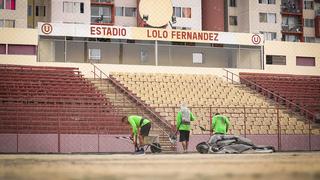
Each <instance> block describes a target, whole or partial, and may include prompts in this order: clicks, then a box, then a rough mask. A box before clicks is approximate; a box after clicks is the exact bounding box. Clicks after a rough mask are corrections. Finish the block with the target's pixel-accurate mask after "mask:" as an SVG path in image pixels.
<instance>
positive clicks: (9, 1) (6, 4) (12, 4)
mask: <svg viewBox="0 0 320 180" xmlns="http://www.w3.org/2000/svg"><path fill="white" fill-rule="evenodd" d="M0 9H9V10H16V0H0Z"/></svg>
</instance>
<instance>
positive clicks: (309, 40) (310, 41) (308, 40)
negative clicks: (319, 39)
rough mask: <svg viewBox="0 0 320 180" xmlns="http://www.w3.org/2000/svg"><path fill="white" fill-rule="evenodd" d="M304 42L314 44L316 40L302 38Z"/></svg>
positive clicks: (313, 38)
mask: <svg viewBox="0 0 320 180" xmlns="http://www.w3.org/2000/svg"><path fill="white" fill-rule="evenodd" d="M304 42H308V43H315V42H316V38H315V37H304Z"/></svg>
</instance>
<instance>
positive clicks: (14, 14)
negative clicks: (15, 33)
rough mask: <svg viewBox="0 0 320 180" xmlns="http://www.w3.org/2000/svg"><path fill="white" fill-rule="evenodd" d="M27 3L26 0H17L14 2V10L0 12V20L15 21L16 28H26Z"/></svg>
mask: <svg viewBox="0 0 320 180" xmlns="http://www.w3.org/2000/svg"><path fill="white" fill-rule="evenodd" d="M27 5H28V1H27V0H17V1H16V10H6V9H1V10H0V19H8V20H15V27H16V28H27V27H28V22H27V20H28V18H27V10H28V8H27V7H28V6H27Z"/></svg>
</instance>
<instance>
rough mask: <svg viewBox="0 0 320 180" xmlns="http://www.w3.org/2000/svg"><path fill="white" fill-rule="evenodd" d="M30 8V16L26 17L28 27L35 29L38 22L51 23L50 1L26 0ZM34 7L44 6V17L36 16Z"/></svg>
mask: <svg viewBox="0 0 320 180" xmlns="http://www.w3.org/2000/svg"><path fill="white" fill-rule="evenodd" d="M29 5H31V6H32V8H33V9H32V16H28V27H29V28H37V27H38V22H51V0H28V6H29ZM36 6H46V16H44V17H43V16H36Z"/></svg>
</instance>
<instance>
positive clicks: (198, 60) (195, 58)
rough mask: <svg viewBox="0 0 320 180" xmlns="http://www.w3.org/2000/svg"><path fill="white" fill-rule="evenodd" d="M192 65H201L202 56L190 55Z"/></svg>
mask: <svg viewBox="0 0 320 180" xmlns="http://www.w3.org/2000/svg"><path fill="white" fill-rule="evenodd" d="M192 63H193V64H203V54H202V53H192Z"/></svg>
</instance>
